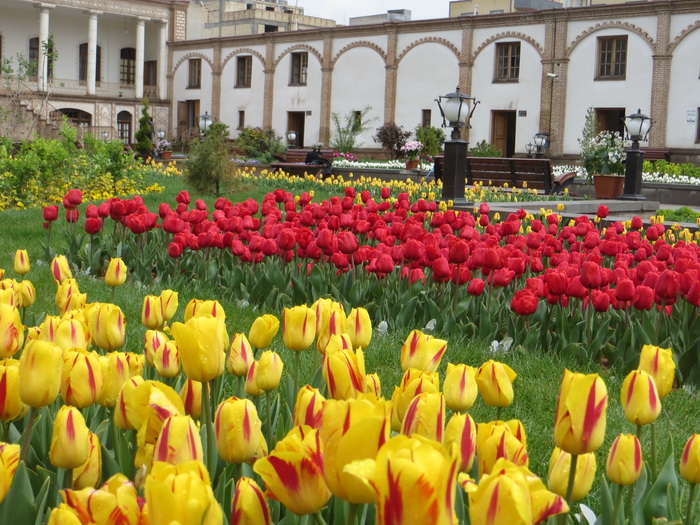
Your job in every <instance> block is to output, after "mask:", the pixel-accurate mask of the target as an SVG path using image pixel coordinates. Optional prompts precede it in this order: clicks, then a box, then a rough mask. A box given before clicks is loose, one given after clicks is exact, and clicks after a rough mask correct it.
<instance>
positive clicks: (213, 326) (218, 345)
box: [172, 315, 228, 383]
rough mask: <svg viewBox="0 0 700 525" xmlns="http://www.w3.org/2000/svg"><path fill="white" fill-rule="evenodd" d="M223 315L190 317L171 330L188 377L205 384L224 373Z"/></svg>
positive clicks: (174, 325)
mask: <svg viewBox="0 0 700 525" xmlns="http://www.w3.org/2000/svg"><path fill="white" fill-rule="evenodd" d="M225 330H226V328H225V326H224V319H223V317H219V318H216V317H212V316H211V315H204V316H202V317H191V318H190V319H189V320H188V321H187V322H185V323H173V326H172V332H173V337H174V338H175V342H176V343H177V349H178V352H179V353H180V362H181V363H182V368H183V370H184V371H185V374H187V377H189V378H190V379H194V380H195V381H199V382H202V383H206V382H208V381H211V380H212V379H216V378H217V377H219V376H220V375H222V374H223V373H224V363H225V362H226V353H225V351H224V348H225V347H226V346H228V345H227V344H226V345H225V344H224V343H225V337H226V336H225Z"/></svg>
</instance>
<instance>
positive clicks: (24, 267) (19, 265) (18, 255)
mask: <svg viewBox="0 0 700 525" xmlns="http://www.w3.org/2000/svg"><path fill="white" fill-rule="evenodd" d="M14 268H15V273H16V274H17V275H25V274H27V273H29V270H31V269H32V266H31V264H29V255H27V250H17V251H16V252H15V261H14Z"/></svg>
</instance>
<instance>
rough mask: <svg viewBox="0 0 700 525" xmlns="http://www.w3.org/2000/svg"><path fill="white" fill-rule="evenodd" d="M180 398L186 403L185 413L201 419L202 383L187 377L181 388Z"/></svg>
mask: <svg viewBox="0 0 700 525" xmlns="http://www.w3.org/2000/svg"><path fill="white" fill-rule="evenodd" d="M180 399H182V404H183V405H185V413H186V414H187V415H188V416H190V417H192V418H194V419H199V416H200V415H201V413H202V383H200V382H199V381H193V380H192V379H187V380H185V382H184V383H183V385H182V389H181V390H180Z"/></svg>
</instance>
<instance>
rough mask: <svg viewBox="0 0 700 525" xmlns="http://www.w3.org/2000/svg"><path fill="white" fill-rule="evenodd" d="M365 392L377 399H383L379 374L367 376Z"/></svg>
mask: <svg viewBox="0 0 700 525" xmlns="http://www.w3.org/2000/svg"><path fill="white" fill-rule="evenodd" d="M365 392H366V393H368V394H374V396H375V397H377V398H380V397H382V384H381V381H380V380H379V374H376V373H375V374H367V375H365Z"/></svg>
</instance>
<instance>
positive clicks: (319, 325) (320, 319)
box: [311, 297, 346, 336]
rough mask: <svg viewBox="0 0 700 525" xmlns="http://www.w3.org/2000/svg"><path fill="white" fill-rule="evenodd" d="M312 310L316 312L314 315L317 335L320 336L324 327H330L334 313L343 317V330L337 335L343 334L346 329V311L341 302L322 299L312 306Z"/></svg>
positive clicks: (326, 298)
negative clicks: (330, 320)
mask: <svg viewBox="0 0 700 525" xmlns="http://www.w3.org/2000/svg"><path fill="white" fill-rule="evenodd" d="M311 309H312V310H313V311H314V314H315V315H316V317H315V319H316V335H317V336H318V335H319V334H320V333H321V331H322V330H323V327H325V326H328V324H329V319H330V317H331V313H332V312H337V313H340V312H342V314H340V315H341V316H342V318H339V319H342V322H343V330H340V331H339V332H337V333H340V332H343V331H344V328H345V319H346V317H345V309H344V308H343V303H341V302H340V301H334V300H333V299H330V298H328V297H322V298H320V299H317V300H316V302H315V303H314V304H312V305H311Z"/></svg>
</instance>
